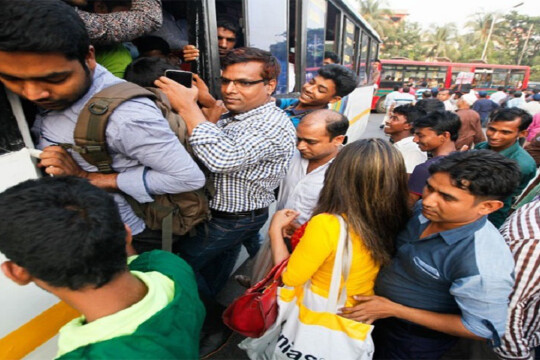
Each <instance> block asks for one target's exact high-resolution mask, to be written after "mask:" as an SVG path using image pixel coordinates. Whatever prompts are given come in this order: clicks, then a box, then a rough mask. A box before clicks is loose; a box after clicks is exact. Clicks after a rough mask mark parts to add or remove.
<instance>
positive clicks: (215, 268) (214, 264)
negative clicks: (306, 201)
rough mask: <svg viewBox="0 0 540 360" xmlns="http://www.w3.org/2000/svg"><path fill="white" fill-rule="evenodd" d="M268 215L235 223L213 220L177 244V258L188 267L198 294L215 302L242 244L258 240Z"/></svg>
mask: <svg viewBox="0 0 540 360" xmlns="http://www.w3.org/2000/svg"><path fill="white" fill-rule="evenodd" d="M267 219H268V213H266V214H261V215H257V216H246V217H242V218H238V219H222V218H216V217H214V218H212V219H211V220H210V221H208V222H205V223H202V224H199V225H197V227H196V234H195V235H194V236H193V237H187V238H186V239H183V240H181V241H180V242H179V250H180V256H181V257H182V258H183V259H184V260H186V262H187V263H188V264H190V265H191V267H192V268H193V271H194V272H195V276H196V277H197V283H198V285H199V291H200V292H202V293H203V294H205V295H206V296H209V297H211V298H214V297H215V296H216V295H217V294H218V293H219V291H220V290H221V289H222V288H223V287H224V286H225V284H226V283H227V279H228V278H229V276H230V274H231V272H232V270H233V268H234V264H235V263H236V260H237V258H238V254H239V253H240V249H241V247H242V242H244V241H246V240H248V239H252V238H257V236H258V232H259V230H260V229H261V227H262V226H263V225H264V223H265V222H266V220H267Z"/></svg>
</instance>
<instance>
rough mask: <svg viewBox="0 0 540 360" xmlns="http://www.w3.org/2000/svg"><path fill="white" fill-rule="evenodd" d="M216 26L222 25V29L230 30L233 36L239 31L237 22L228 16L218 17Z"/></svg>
mask: <svg viewBox="0 0 540 360" xmlns="http://www.w3.org/2000/svg"><path fill="white" fill-rule="evenodd" d="M217 27H222V28H224V29H227V30H229V31H232V32H233V33H234V35H235V36H238V32H239V31H240V28H239V27H238V24H237V23H236V22H234V21H233V20H232V19H229V18H220V19H218V21H217Z"/></svg>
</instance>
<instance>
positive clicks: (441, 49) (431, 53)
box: [423, 23, 457, 58]
mask: <svg viewBox="0 0 540 360" xmlns="http://www.w3.org/2000/svg"><path fill="white" fill-rule="evenodd" d="M456 33H457V30H456V25H455V24H453V23H450V24H445V25H441V26H436V27H435V28H434V29H433V32H428V33H426V34H425V35H424V39H423V45H424V47H425V49H426V51H425V55H426V56H427V57H428V58H436V57H440V56H444V57H449V58H451V57H452V55H455V54H456V53H457V50H456V41H455V39H456Z"/></svg>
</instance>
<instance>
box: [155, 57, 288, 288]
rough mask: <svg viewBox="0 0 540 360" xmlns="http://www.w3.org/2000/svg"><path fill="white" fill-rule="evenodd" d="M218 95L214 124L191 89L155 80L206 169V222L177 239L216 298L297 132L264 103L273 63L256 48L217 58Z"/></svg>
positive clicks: (261, 216) (256, 224) (270, 195)
mask: <svg viewBox="0 0 540 360" xmlns="http://www.w3.org/2000/svg"><path fill="white" fill-rule="evenodd" d="M222 69H223V74H222V78H221V92H222V95H223V103H224V105H225V107H226V108H227V109H228V110H229V113H227V114H225V115H224V116H222V118H221V119H220V120H218V121H217V122H216V123H212V122H210V121H208V120H207V119H206V118H205V117H204V115H203V113H202V112H201V110H200V109H199V107H198V106H197V102H196V100H197V89H196V88H191V89H188V88H186V87H183V86H181V85H179V84H177V83H175V82H173V81H171V80H169V79H167V78H165V77H162V78H160V79H159V80H158V81H156V85H157V86H158V87H159V88H160V89H161V90H163V92H164V93H165V94H166V95H167V97H168V98H169V100H170V101H171V105H172V106H173V108H174V109H175V110H176V111H177V112H178V113H179V114H180V115H181V116H182V117H183V118H184V119H185V121H186V124H187V129H188V134H189V135H190V139H189V141H190V144H191V146H192V148H193V151H194V153H195V155H196V156H197V157H198V158H199V160H200V161H201V162H202V163H203V164H204V165H205V166H206V167H207V168H208V169H209V170H210V171H211V172H212V175H211V178H212V180H213V182H214V185H215V188H216V194H215V196H214V198H213V199H212V200H211V201H210V208H211V211H212V220H210V221H209V222H208V223H207V224H201V225H200V226H199V227H197V228H196V230H197V231H196V233H197V234H196V236H194V237H191V238H189V239H186V240H185V241H182V243H181V255H182V256H183V257H184V258H185V259H186V261H187V262H188V263H190V265H191V266H192V267H193V269H194V270H195V273H196V274H197V275H198V280H199V286H200V290H201V291H202V292H203V293H205V294H207V295H209V296H211V297H215V296H216V295H217V293H218V292H219V291H220V290H221V289H222V288H223V286H224V285H225V283H226V281H227V279H228V277H229V275H230V273H231V271H232V269H233V267H234V264H235V262H236V259H237V257H238V253H239V251H240V248H241V245H242V242H243V241H244V240H246V239H249V238H251V237H256V236H257V234H258V232H259V230H260V228H261V227H262V226H263V224H264V223H265V222H266V219H267V218H268V206H269V205H270V204H271V203H272V202H273V201H275V198H274V189H275V188H276V187H277V186H278V185H279V182H280V180H281V179H282V178H283V177H284V176H285V174H286V171H287V168H288V166H289V162H290V159H291V157H292V154H293V151H294V148H295V142H296V132H295V129H294V126H293V125H292V124H291V121H290V120H289V119H288V118H287V116H286V115H285V113H284V112H283V111H281V110H280V109H278V108H277V106H276V105H275V103H274V102H273V101H271V95H272V93H273V92H274V90H275V87H276V82H277V80H276V79H277V76H278V75H279V71H280V68H279V64H278V62H277V60H276V59H275V57H273V56H272V55H271V54H270V53H269V52H267V51H264V50H260V49H256V48H238V49H233V50H231V51H230V52H229V53H228V54H227V55H226V56H225V57H224V58H223V61H222Z"/></svg>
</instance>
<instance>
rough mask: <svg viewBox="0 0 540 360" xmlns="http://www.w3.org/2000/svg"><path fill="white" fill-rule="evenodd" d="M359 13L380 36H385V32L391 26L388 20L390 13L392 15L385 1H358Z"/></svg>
mask: <svg viewBox="0 0 540 360" xmlns="http://www.w3.org/2000/svg"><path fill="white" fill-rule="evenodd" d="M383 6H386V7H383ZM360 14H362V17H363V18H364V19H366V21H367V22H368V23H369V24H370V25H371V26H373V28H374V29H375V31H377V32H378V33H379V35H380V36H381V38H383V39H384V38H385V37H386V36H387V32H388V31H389V29H390V27H391V26H392V24H391V20H390V15H392V12H391V11H390V10H389V9H388V6H387V3H386V1H384V0H382V1H377V0H363V1H360Z"/></svg>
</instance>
